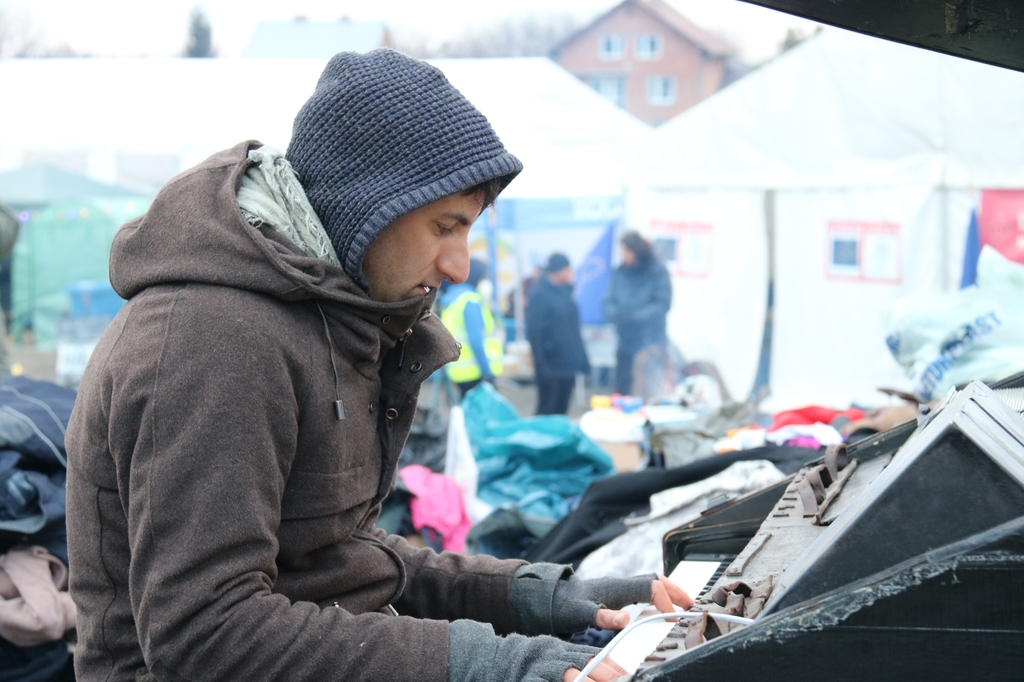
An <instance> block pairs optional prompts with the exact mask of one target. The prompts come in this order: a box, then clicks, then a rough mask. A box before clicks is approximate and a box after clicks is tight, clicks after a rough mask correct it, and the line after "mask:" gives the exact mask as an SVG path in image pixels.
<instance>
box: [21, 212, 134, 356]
mask: <svg viewBox="0 0 1024 682" xmlns="http://www.w3.org/2000/svg"><path fill="white" fill-rule="evenodd" d="M148 207H149V200H147V199H140V198H138V197H126V198H115V197H94V198H91V199H77V200H74V199H72V200H63V201H56V202H53V203H50V204H48V205H46V206H45V208H40V209H38V210H29V211H22V212H21V215H20V216H19V217H20V219H21V221H22V224H21V234H20V236H19V237H18V242H17V244H16V245H15V247H14V254H13V257H12V263H11V332H12V334H13V336H14V339H15V343H18V344H21V343H22V342H23V341H24V333H25V332H26V331H27V330H29V329H30V330H31V332H32V337H33V338H34V340H35V345H36V347H37V348H40V349H52V348H55V347H56V346H57V327H58V321H59V320H60V319H61V318H62V317H65V316H67V315H68V314H69V312H70V310H71V300H70V298H69V296H68V293H67V291H66V288H67V286H68V285H70V284H74V283H76V282H81V281H102V282H106V281H108V277H109V275H108V260H109V257H110V244H111V242H112V241H113V239H114V235H115V234H116V233H117V230H118V228H120V227H121V225H123V224H124V223H125V222H127V221H129V220H131V219H132V218H134V217H136V216H138V215H141V214H142V213H143V212H145V210H146V209H147V208H148Z"/></svg>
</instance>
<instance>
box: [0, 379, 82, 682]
mask: <svg viewBox="0 0 1024 682" xmlns="http://www.w3.org/2000/svg"><path fill="white" fill-rule="evenodd" d="M74 403H75V392H74V391H72V390H70V389H68V388H64V387H61V386H57V385H56V384H52V383H49V382H45V381H35V380H32V379H28V378H25V377H5V378H4V379H2V380H0V682H7V681H8V680H10V681H11V682H14V681H15V680H17V681H18V682H62V681H64V680H73V679H74V671H73V666H72V662H71V654H70V652H69V648H68V643H67V642H66V641H65V639H64V638H65V635H66V634H67V633H68V632H69V631H71V630H73V629H74V626H75V606H74V603H73V602H72V601H71V598H70V596H69V595H68V593H67V576H68V568H67V563H68V550H67V530H66V527H65V524H64V509H65V507H64V504H65V496H64V490H65V481H66V477H67V453H66V451H65V449H64V433H65V430H66V429H67V424H68V420H69V419H70V418H71V409H72V408H73V407H74Z"/></svg>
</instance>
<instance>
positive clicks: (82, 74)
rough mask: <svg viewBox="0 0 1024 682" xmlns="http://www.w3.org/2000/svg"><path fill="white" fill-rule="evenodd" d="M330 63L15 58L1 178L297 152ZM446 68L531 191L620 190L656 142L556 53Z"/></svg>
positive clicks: (2, 79)
mask: <svg viewBox="0 0 1024 682" xmlns="http://www.w3.org/2000/svg"><path fill="white" fill-rule="evenodd" d="M325 63H326V62H324V61H322V60H301V59H298V60H264V59H73V60H62V59H45V60H24V59H9V60H3V61H0V89H2V90H3V91H4V93H6V95H7V98H8V101H10V102H12V103H13V104H12V106H8V107H6V108H5V111H4V125H3V126H2V127H0V170H5V169H9V168H16V167H18V166H21V165H23V164H24V163H27V162H30V161H33V160H34V161H48V160H49V161H56V162H57V165H64V166H69V167H71V168H72V169H73V170H78V171H79V172H82V173H84V174H87V175H89V176H91V177H94V178H96V179H98V180H103V181H107V182H119V183H121V184H130V183H132V182H133V181H134V184H136V185H139V184H140V182H141V183H143V184H144V183H146V182H148V183H149V184H150V185H151V186H152V185H157V186H158V185H159V184H160V182H162V181H163V180H166V179H167V177H169V176H170V175H173V174H174V173H176V172H178V171H180V170H183V169H184V168H188V167H190V166H191V165H194V164H195V163H197V162H199V161H201V160H202V159H203V158H205V157H206V156H208V155H209V154H211V153H213V152H215V151H218V150H220V149H224V148H226V147H229V146H231V145H233V144H235V143H236V142H238V141H240V140H244V139H246V138H253V139H259V140H261V141H263V142H265V143H266V144H271V145H274V146H277V147H280V148H284V147H286V146H287V144H288V140H289V138H290V136H291V126H292V120H293V119H294V117H295V114H296V112H297V111H298V110H299V108H300V107H301V106H302V104H303V102H305V100H306V99H307V98H308V97H309V96H310V95H311V94H312V92H313V89H314V87H315V85H316V82H317V78H318V77H319V75H320V73H321V72H322V71H323V68H324V65H325ZM434 63H435V64H436V65H437V66H438V67H439V68H441V69H442V71H444V72H445V74H446V76H448V78H449V80H450V81H451V82H452V84H453V85H455V87H457V88H458V89H459V90H461V91H462V92H463V93H464V94H465V95H466V96H467V97H468V98H469V99H470V101H472V102H473V103H474V104H475V105H476V106H477V107H478V108H479V109H480V110H481V111H482V112H483V113H484V114H485V115H486V116H487V117H488V118H489V119H490V120H491V122H492V124H493V125H494V128H495V130H496V131H497V132H498V134H499V136H501V137H502V138H503V139H507V144H508V147H509V148H510V150H511V151H512V152H513V153H517V152H518V151H519V147H521V148H522V155H523V157H524V161H526V163H527V164H528V165H527V170H526V171H525V172H524V173H523V174H522V175H521V177H520V178H519V179H517V180H516V182H517V183H519V184H521V185H523V188H522V189H519V188H517V187H516V186H515V185H513V186H510V188H509V191H510V192H513V193H516V194H517V195H518V196H524V195H528V196H537V195H540V196H584V195H585V193H587V192H589V193H591V194H595V195H606V194H609V193H614V194H616V195H620V194H621V191H622V190H621V179H620V177H619V175H618V172H619V168H620V166H621V164H620V160H621V158H622V155H623V150H624V149H626V148H628V147H629V146H630V145H632V144H634V143H636V142H637V141H638V140H639V139H640V138H641V137H643V136H645V135H647V134H649V132H650V129H649V128H648V127H647V126H646V125H645V124H643V123H642V122H640V121H638V120H637V119H635V118H633V117H632V116H630V115H629V114H628V113H626V112H624V111H622V110H621V109H619V108H617V107H616V106H614V105H613V104H611V103H610V102H608V101H607V100H605V99H603V98H602V97H600V96H599V95H598V94H597V93H595V92H594V91H593V90H591V89H590V88H589V87H587V86H586V85H585V84H583V83H581V82H580V81H579V80H578V79H576V78H575V77H573V76H572V75H570V74H569V73H567V72H566V71H564V70H563V69H561V68H560V67H559V66H558V65H556V64H555V63H554V62H552V61H550V60H548V59H543V58H530V59H487V60H484V59H466V60H438V61H436V62H434ZM147 164H148V165H147ZM147 171H149V172H147ZM160 172H162V173H163V175H164V176H166V177H159V175H160ZM559 187H562V188H563V189H564V191H561V192H560V191H559ZM566 192H568V193H566Z"/></svg>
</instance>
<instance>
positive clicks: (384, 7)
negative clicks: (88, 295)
mask: <svg viewBox="0 0 1024 682" xmlns="http://www.w3.org/2000/svg"><path fill="white" fill-rule="evenodd" d="M667 1H668V2H669V4H671V5H673V6H675V7H676V8H678V9H679V10H680V11H681V12H682V13H683V14H685V15H686V16H687V17H689V18H690V19H691V20H693V21H694V22H696V23H697V24H699V25H701V26H703V27H704V28H707V29H709V30H711V31H713V32H715V33H718V34H719V35H721V36H722V37H724V38H726V39H727V40H729V41H730V42H731V43H733V44H734V45H736V46H737V48H739V51H740V56H741V58H743V59H744V60H745V61H747V62H750V63H756V62H759V61H763V60H764V59H766V58H768V57H771V56H772V55H774V54H775V52H776V51H777V48H778V44H779V42H781V40H782V39H783V38H784V37H785V34H786V29H787V27H790V26H793V27H798V28H802V29H803V30H809V28H810V27H813V26H814V24H812V23H810V22H808V21H805V20H803V19H797V18H795V17H791V16H789V15H786V14H781V13H778V12H774V11H772V10H766V9H763V8H761V7H756V6H754V5H748V4H747V3H744V2H739V0H667ZM617 2H618V0H514V2H512V1H508V0H506V1H501V0H490V1H488V0H375V1H374V2H366V0H292V1H291V2H282V1H281V0H201V2H199V3H197V2H196V0H0V9H4V10H6V11H7V13H8V14H13V15H15V16H17V17H20V18H22V19H24V20H26V21H27V23H29V24H30V25H31V26H32V28H33V29H34V30H35V31H36V32H37V33H38V34H40V36H41V37H42V38H43V41H44V43H45V44H47V45H57V44H69V45H70V46H71V47H72V48H73V49H74V50H76V51H79V52H84V53H88V54H91V55H94V56H173V55H177V54H180V53H181V51H182V48H183V47H184V45H185V41H186V35H187V24H188V15H189V12H190V10H191V9H192V7H194V6H195V5H196V4H199V5H200V6H201V7H202V8H203V10H204V11H205V12H206V14H207V16H208V17H209V19H210V23H211V25H212V28H213V41H214V45H215V47H216V48H217V50H218V53H219V54H220V55H221V56H223V57H237V56H239V55H241V53H242V51H243V49H244V48H245V46H246V44H247V43H248V41H249V37H250V36H251V34H252V31H253V28H254V27H255V25H256V23H257V22H259V21H270V20H286V19H291V18H293V17H294V16H296V15H303V16H306V17H307V18H309V19H311V20H316V21H335V20H337V19H339V18H340V17H342V16H348V17H350V18H352V19H354V20H366V21H371V20H373V21H384V22H386V23H387V24H388V26H389V27H390V28H391V29H392V30H393V31H394V33H395V34H396V35H398V36H399V37H401V36H403V35H410V34H415V35H418V36H422V37H424V38H426V39H427V40H428V41H429V42H430V43H433V44H438V43H440V42H442V41H444V40H445V39H449V38H454V37H455V36H457V35H458V34H459V33H461V32H462V31H463V30H465V29H467V28H470V27H472V26H474V25H477V26H479V25H485V24H488V23H491V22H493V21H495V20H498V19H500V18H502V17H504V16H509V15H522V14H534V15H543V14H560V15H564V14H571V15H573V16H575V17H577V18H578V19H580V20H581V21H586V20H589V19H591V18H593V17H595V16H597V15H598V14H600V13H601V12H603V11H606V10H608V9H610V8H611V7H613V6H614V5H615V4H617Z"/></svg>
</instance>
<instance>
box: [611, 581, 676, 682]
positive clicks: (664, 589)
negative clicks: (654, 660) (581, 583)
mask: <svg viewBox="0 0 1024 682" xmlns="http://www.w3.org/2000/svg"><path fill="white" fill-rule="evenodd" d="M651 603H652V604H654V606H655V607H657V609H658V610H659V611H661V612H662V613H671V612H672V611H674V610H675V608H674V606H679V607H681V608H683V609H688V608H690V607H691V606H693V600H692V599H690V595H688V594H686V592H684V591H683V589H682V588H681V587H679V586H678V585H676V584H675V583H674V582H672V581H671V580H669V579H668V578H666V577H665V576H663V575H659V576H658V579H657V580H654V581H652V583H651ZM628 624H629V614H628V613H626V612H625V611H615V610H612V609H599V610H598V612H597V627H599V628H601V629H602V630H621V629H622V628H624V627H626V625H628ZM612 679H614V678H612Z"/></svg>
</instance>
